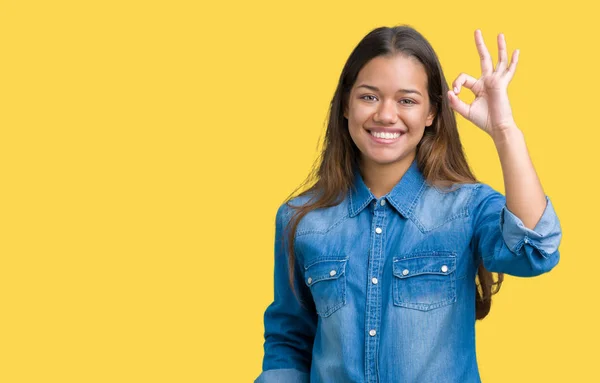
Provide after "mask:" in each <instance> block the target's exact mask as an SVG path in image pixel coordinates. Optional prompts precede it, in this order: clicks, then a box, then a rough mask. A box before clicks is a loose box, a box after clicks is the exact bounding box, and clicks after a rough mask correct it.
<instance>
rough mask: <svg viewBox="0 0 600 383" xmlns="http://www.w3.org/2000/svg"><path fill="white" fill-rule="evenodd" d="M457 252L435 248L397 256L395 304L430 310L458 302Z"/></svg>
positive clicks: (394, 283) (394, 286)
mask: <svg viewBox="0 0 600 383" xmlns="http://www.w3.org/2000/svg"><path fill="white" fill-rule="evenodd" d="M455 270H456V253H453V252H450V251H435V252H434V251H431V252H422V253H411V254H407V255H406V256H399V257H394V258H393V273H394V277H393V281H392V283H393V288H392V290H393V292H392V294H393V301H394V305H395V306H400V307H406V308H411V309H416V310H421V311H429V310H433V309H435V308H438V307H442V306H446V305H449V304H451V303H454V302H456V273H455Z"/></svg>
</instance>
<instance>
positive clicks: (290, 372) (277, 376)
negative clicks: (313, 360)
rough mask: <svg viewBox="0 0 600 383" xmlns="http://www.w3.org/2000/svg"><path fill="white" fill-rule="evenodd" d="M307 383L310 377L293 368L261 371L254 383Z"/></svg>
mask: <svg viewBox="0 0 600 383" xmlns="http://www.w3.org/2000/svg"><path fill="white" fill-rule="evenodd" d="M280 382H285V383H309V382H310V376H309V374H308V373H306V372H302V371H299V370H296V369H293V368H282V369H277V370H267V371H263V372H262V373H261V374H260V375H259V377H258V378H256V380H255V381H254V383H280Z"/></svg>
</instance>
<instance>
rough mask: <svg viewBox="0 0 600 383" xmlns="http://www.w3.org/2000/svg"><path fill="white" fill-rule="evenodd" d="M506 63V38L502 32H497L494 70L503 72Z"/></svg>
mask: <svg viewBox="0 0 600 383" xmlns="http://www.w3.org/2000/svg"><path fill="white" fill-rule="evenodd" d="M507 65H508V57H507V53H506V39H505V38H504V33H500V34H498V64H497V65H496V72H499V73H503V72H504V71H505V70H506V66H507Z"/></svg>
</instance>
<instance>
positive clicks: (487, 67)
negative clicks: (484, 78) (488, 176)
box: [475, 29, 494, 75]
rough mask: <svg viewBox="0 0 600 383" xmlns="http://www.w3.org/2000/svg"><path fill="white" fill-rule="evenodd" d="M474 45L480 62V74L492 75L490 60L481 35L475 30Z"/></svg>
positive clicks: (479, 31)
mask: <svg viewBox="0 0 600 383" xmlns="http://www.w3.org/2000/svg"><path fill="white" fill-rule="evenodd" d="M475 45H477V52H479V59H480V60H481V74H482V75H487V74H490V73H492V71H493V69H494V67H493V66H492V58H491V57H490V52H488V50H487V47H486V46H485V43H484V42H483V35H482V34H481V30H479V29H477V30H475Z"/></svg>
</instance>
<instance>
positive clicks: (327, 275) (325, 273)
mask: <svg viewBox="0 0 600 383" xmlns="http://www.w3.org/2000/svg"><path fill="white" fill-rule="evenodd" d="M346 261H347V259H334V260H317V261H315V262H313V263H311V264H309V265H308V266H305V267H304V269H305V270H306V271H305V273H304V276H305V278H304V281H305V282H306V284H307V285H309V286H310V285H313V284H315V283H316V282H320V281H324V280H328V279H337V278H339V277H340V276H341V275H343V274H344V271H345V270H346Z"/></svg>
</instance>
